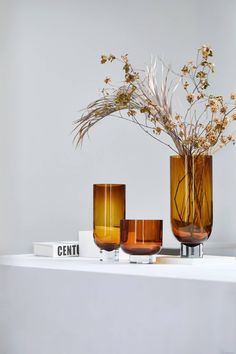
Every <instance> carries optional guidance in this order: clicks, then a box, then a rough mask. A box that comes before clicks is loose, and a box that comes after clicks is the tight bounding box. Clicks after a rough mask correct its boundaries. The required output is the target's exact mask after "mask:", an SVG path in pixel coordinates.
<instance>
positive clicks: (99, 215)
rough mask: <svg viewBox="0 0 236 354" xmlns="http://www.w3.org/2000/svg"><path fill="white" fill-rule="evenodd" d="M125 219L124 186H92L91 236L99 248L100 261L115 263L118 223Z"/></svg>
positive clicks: (118, 236) (117, 253)
mask: <svg viewBox="0 0 236 354" xmlns="http://www.w3.org/2000/svg"><path fill="white" fill-rule="evenodd" d="M124 218H125V185H124V184H94V186H93V236H94V241H95V243H96V245H97V246H98V247H99V248H100V256H101V257H100V260H110V261H117V260H118V259H119V250H118V249H119V247H120V221H121V219H124Z"/></svg>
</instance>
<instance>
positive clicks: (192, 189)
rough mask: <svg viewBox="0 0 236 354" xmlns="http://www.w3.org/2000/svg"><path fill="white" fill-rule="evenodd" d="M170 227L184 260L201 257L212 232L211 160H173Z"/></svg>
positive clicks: (190, 158)
mask: <svg viewBox="0 0 236 354" xmlns="http://www.w3.org/2000/svg"><path fill="white" fill-rule="evenodd" d="M170 185H171V186H170V189H171V193H170V194H171V195H170V198H171V226H172V231H173V234H174V235H175V237H176V238H177V240H178V241H179V242H181V256H182V257H194V258H195V257H202V256H203V242H204V241H206V240H207V239H208V238H209V236H210V234H211V230H212V223H213V199H212V156H208V155H198V156H171V157H170Z"/></svg>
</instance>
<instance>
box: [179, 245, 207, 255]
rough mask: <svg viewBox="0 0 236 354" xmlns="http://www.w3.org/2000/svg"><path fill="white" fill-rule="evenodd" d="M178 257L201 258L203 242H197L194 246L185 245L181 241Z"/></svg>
mask: <svg viewBox="0 0 236 354" xmlns="http://www.w3.org/2000/svg"><path fill="white" fill-rule="evenodd" d="M180 257H182V258H202V257H203V244H202V243H199V245H196V246H190V245H186V244H184V243H181V250H180Z"/></svg>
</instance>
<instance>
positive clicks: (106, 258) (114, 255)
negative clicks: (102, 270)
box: [100, 249, 119, 263]
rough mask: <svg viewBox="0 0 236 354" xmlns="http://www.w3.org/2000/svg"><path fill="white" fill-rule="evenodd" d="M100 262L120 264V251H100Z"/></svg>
mask: <svg viewBox="0 0 236 354" xmlns="http://www.w3.org/2000/svg"><path fill="white" fill-rule="evenodd" d="M100 261H101V262H110V263H115V262H119V250H118V249H117V250H113V251H105V250H101V249H100Z"/></svg>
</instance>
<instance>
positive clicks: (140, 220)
mask: <svg viewBox="0 0 236 354" xmlns="http://www.w3.org/2000/svg"><path fill="white" fill-rule="evenodd" d="M120 221H161V222H163V219H121V220H120Z"/></svg>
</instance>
